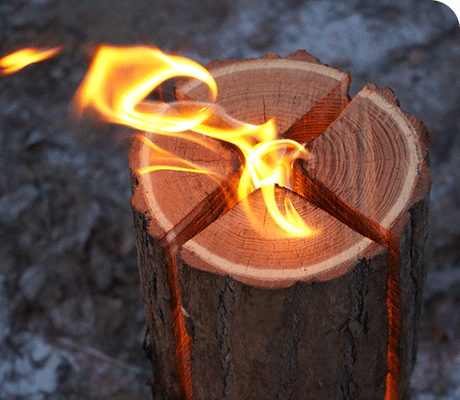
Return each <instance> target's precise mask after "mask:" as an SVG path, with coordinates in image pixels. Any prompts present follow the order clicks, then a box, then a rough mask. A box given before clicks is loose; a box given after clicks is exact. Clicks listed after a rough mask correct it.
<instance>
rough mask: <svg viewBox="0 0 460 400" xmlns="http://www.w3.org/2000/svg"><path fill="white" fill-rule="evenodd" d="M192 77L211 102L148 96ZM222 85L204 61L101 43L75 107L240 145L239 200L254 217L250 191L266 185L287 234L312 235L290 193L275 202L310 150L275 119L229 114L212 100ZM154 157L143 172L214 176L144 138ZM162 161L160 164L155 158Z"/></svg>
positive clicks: (151, 128)
mask: <svg viewBox="0 0 460 400" xmlns="http://www.w3.org/2000/svg"><path fill="white" fill-rule="evenodd" d="M184 76H185V77H191V78H195V79H198V80H200V81H202V82H204V83H205V84H206V85H207V86H208V88H209V92H210V102H209V103H200V102H196V101H180V102H176V103H164V102H162V101H149V100H146V97H147V96H148V95H149V94H150V93H151V92H152V91H153V90H154V89H155V88H157V87H159V86H160V85H161V84H162V83H163V82H165V81H166V80H168V79H171V78H175V77H184ZM216 98H217V85H216V82H215V80H214V78H213V77H212V76H211V74H210V73H209V72H208V71H207V70H206V69H205V68H203V67H202V66H201V65H199V64H197V63H195V62H194V61H192V60H188V59H186V58H183V57H178V56H170V55H166V54H164V53H162V52H161V51H160V50H158V49H153V48H147V47H128V48H121V47H107V46H102V47H100V48H99V50H98V52H97V54H96V56H95V58H94V60H93V63H92V65H91V68H90V70H89V72H88V74H87V76H86V77H85V79H84V81H83V83H82V85H81V86H80V88H79V89H78V91H77V94H76V96H75V101H76V106H77V111H78V112H79V114H80V115H81V114H82V112H83V110H84V109H86V108H91V109H94V110H95V111H97V112H98V113H99V114H100V115H101V116H102V117H103V118H104V119H105V120H106V121H108V122H113V123H117V124H123V125H127V126H130V127H132V128H135V129H139V130H141V131H146V132H153V133H155V134H160V135H169V136H174V137H181V138H185V139H188V140H193V141H195V142H198V143H200V144H202V145H205V146H207V147H209V144H207V143H206V142H204V141H202V140H200V137H199V135H198V136H197V135H191V134H190V132H189V133H187V132H186V131H193V132H196V133H199V134H201V135H205V136H208V137H211V138H214V139H219V140H223V141H226V142H228V143H231V144H233V145H235V146H237V147H238V148H239V150H240V152H241V153H242V155H243V156H244V169H243V172H242V176H241V179H240V183H239V186H238V198H239V199H241V201H242V203H243V205H244V207H245V211H246V213H247V215H248V216H249V218H250V219H252V221H253V222H255V221H254V216H253V215H252V213H251V209H250V206H249V204H248V201H247V200H246V199H247V196H248V195H249V194H250V193H251V192H253V191H254V190H255V189H258V188H261V191H262V195H263V197H264V200H265V203H266V206H267V209H268V211H269V213H270V215H271V216H272V218H273V219H274V221H275V222H276V223H277V224H278V225H279V226H280V227H281V228H282V229H283V232H285V234H286V235H289V236H310V235H312V234H314V233H315V231H313V230H312V229H310V228H309V227H308V226H307V225H306V224H305V222H304V221H303V219H302V218H301V216H300V215H299V214H298V212H297V211H296V210H295V208H294V206H293V204H292V202H291V200H290V199H289V198H288V197H286V198H285V201H284V211H282V210H281V209H280V208H279V207H278V206H277V203H276V200H275V184H278V185H280V186H284V187H289V182H290V171H291V168H292V164H293V162H294V161H295V160H296V159H297V158H303V159H306V160H307V159H308V158H309V154H308V152H307V151H306V150H305V148H304V147H303V146H302V145H300V144H299V143H297V142H295V141H293V140H287V139H278V133H277V131H276V127H275V122H274V120H273V119H271V120H269V121H268V122H266V123H265V124H262V125H251V124H247V123H243V122H241V121H237V120H235V119H233V118H231V117H230V116H228V115H227V114H226V113H225V112H224V111H223V110H222V109H221V108H220V107H218V106H217V105H216V104H213V103H212V102H214V101H215V100H216ZM142 140H143V141H144V143H146V144H148V145H149V146H150V147H151V152H152V153H153V155H154V157H155V159H156V160H155V161H156V164H155V165H154V166H151V167H148V168H143V169H141V170H140V171H139V172H140V173H147V172H152V171H156V170H159V169H174V170H179V171H193V172H197V173H206V174H208V175H215V174H214V172H212V171H207V170H206V169H204V168H202V167H200V166H198V165H196V164H193V163H191V162H188V161H186V160H182V159H180V157H178V156H176V155H173V154H171V153H169V152H167V151H165V150H163V149H161V148H159V147H158V146H157V145H155V144H154V143H153V142H151V141H150V140H148V139H147V138H145V137H143V139H142ZM159 161H161V162H162V163H160V165H157V163H158V162H159Z"/></svg>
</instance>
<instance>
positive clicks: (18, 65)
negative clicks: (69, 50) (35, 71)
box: [0, 45, 64, 75]
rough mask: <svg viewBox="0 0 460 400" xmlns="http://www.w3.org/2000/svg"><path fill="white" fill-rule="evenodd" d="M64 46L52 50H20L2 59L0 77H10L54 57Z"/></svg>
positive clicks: (0, 60)
mask: <svg viewBox="0 0 460 400" xmlns="http://www.w3.org/2000/svg"><path fill="white" fill-rule="evenodd" d="M63 48H64V46H63V45H61V46H58V47H54V48H52V49H48V50H44V49H35V48H26V49H21V50H18V51H16V52H14V53H12V54H9V55H7V56H5V57H3V58H1V59H0V68H1V70H0V75H9V74H14V73H15V72H18V71H19V70H21V69H23V68H25V67H27V66H28V65H30V64H33V63H37V62H40V61H43V60H46V59H47V58H50V57H53V56H55V55H56V54H58V53H60V52H61V51H62V50H63Z"/></svg>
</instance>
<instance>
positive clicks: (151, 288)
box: [130, 52, 430, 400]
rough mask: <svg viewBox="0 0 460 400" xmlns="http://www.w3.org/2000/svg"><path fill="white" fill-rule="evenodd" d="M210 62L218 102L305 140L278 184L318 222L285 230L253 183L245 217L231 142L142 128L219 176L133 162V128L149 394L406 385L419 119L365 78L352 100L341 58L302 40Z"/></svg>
mask: <svg viewBox="0 0 460 400" xmlns="http://www.w3.org/2000/svg"><path fill="white" fill-rule="evenodd" d="M207 67H208V69H209V70H210V71H211V73H212V75H213V76H214V77H215V79H216V81H217V85H218V88H219V96H218V99H217V104H219V105H220V106H221V107H223V109H224V110H225V111H226V112H227V113H228V114H229V115H230V116H232V117H234V118H236V119H239V120H241V121H244V122H248V123H252V124H261V123H264V122H266V121H267V120H268V119H270V118H273V117H276V125H277V129H278V131H279V132H280V137H282V136H283V135H284V137H287V138H291V139H293V140H296V141H298V142H300V143H307V144H306V147H307V148H308V150H309V151H310V153H311V160H310V161H309V162H308V163H301V162H297V163H296V164H295V165H294V167H293V169H294V173H293V179H292V183H291V187H290V188H289V189H288V188H282V187H277V189H276V194H277V200H279V204H280V207H281V204H282V203H283V198H284V197H285V196H289V197H290V198H291V200H292V202H293V204H294V206H295V207H296V209H297V210H298V211H299V213H300V215H301V216H302V217H303V218H304V220H305V221H306V223H307V224H308V225H309V226H311V227H313V228H315V229H318V230H319V233H318V234H316V235H314V236H312V237H309V238H291V237H286V235H283V234H282V233H281V232H280V229H279V227H278V226H277V225H276V224H275V223H274V222H273V221H272V220H271V219H270V218H269V217H267V210H266V207H265V205H264V202H263V199H262V196H261V193H260V190H256V191H254V192H253V193H252V194H251V195H250V196H249V203H250V205H251V207H252V209H253V210H254V212H255V214H256V220H257V221H259V225H258V226H252V225H251V224H250V223H249V221H248V217H247V216H246V214H245V212H244V210H243V207H242V206H241V204H240V203H239V201H240V199H239V198H238V196H237V195H236V194H235V185H236V184H237V182H238V179H239V174H238V171H239V168H240V166H241V162H240V159H239V157H238V154H237V152H235V151H234V150H233V149H232V148H229V147H228V146H226V145H224V144H222V143H220V142H218V141H216V140H213V139H206V140H208V141H209V143H210V144H211V143H212V146H213V150H210V149H209V148H207V147H204V146H200V145H198V144H196V143H190V142H186V141H184V139H181V138H165V137H154V136H152V135H150V136H149V135H147V134H146V135H147V136H148V137H149V138H150V139H151V140H153V141H155V143H157V144H158V145H160V146H161V147H163V148H166V149H167V150H169V151H171V152H173V153H174V154H178V155H179V156H181V157H183V158H185V159H188V160H190V161H197V160H199V161H200V163H201V164H203V163H205V164H206V166H207V167H208V168H209V169H212V170H215V171H218V172H219V174H220V176H221V177H223V178H222V180H221V182H224V184H222V186H220V185H219V183H218V182H216V181H215V180H214V179H212V178H210V177H209V176H206V175H203V174H194V173H189V172H177V171H155V172H153V173H150V174H143V175H141V174H139V172H138V170H139V168H143V167H145V166H148V165H149V164H150V163H152V162H155V160H152V159H151V157H149V153H150V148H149V146H147V145H146V144H145V142H144V141H142V140H137V139H135V140H134V141H133V144H132V147H131V150H130V172H131V178H132V190H133V197H132V207H133V212H134V223H135V230H136V234H137V250H138V262H139V273H140V277H141V285H142V297H143V301H144V304H145V307H146V318H147V326H148V331H149V336H150V340H151V349H150V353H149V354H150V355H151V360H152V364H153V378H152V390H153V393H154V398H155V399H166V398H167V399H180V398H184V399H188V398H193V399H194V400H201V399H235V400H240V399H315V400H321V399H325V400H326V399H327V400H330V399H344V400H345V399H363V400H368V399H386V400H397V399H406V398H408V396H409V383H410V376H411V372H412V368H413V365H414V362H415V356H416V343H417V340H416V328H417V324H418V320H419V316H420V308H421V302H422V288H423V283H424V279H425V239H426V234H427V230H426V226H427V225H426V224H427V215H428V193H429V187H430V179H429V172H428V168H427V157H428V152H427V148H428V142H429V138H428V133H427V131H426V129H425V128H424V126H423V124H422V123H421V122H419V121H418V120H417V119H416V118H415V117H414V116H412V115H409V114H407V113H405V112H404V111H402V110H401V109H400V108H399V105H398V101H397V99H396V97H395V96H394V94H393V93H392V92H391V91H390V90H389V89H378V88H377V87H376V86H375V85H373V84H368V85H367V86H366V87H365V88H364V89H363V90H362V91H361V92H359V93H358V94H357V95H356V96H355V97H354V98H353V99H351V100H350V99H349V97H348V87H349V83H350V78H349V74H347V73H343V72H341V71H338V70H336V69H333V68H330V67H328V66H324V65H322V64H320V63H319V62H318V61H317V60H316V59H315V58H313V57H312V56H310V55H308V54H307V53H306V52H296V53H294V54H293V55H292V56H290V57H287V58H285V59H282V58H279V57H277V56H276V55H274V54H269V55H267V56H265V57H263V58H262V59H260V60H255V59H251V60H244V61H241V60H227V61H225V62H222V61H216V62H212V63H210V64H209V65H208V66H207ZM177 97H178V99H184V98H192V99H195V100H200V101H205V100H206V98H207V90H206V88H205V86H204V85H202V84H200V83H199V82H197V81H186V82H185V83H184V84H182V85H181V86H180V87H179V88H178V93H177ZM216 148H217V151H216ZM177 310H180V312H179V314H180V315H178V312H177ZM173 314H174V315H173ZM173 320H174V323H175V326H174V327H173ZM181 321H183V322H184V324H185V326H184V332H185V333H184V334H183V335H182V336H181V334H180V324H181ZM178 332H179V333H178ZM188 338H190V343H189V344H188V343H187V341H188ZM189 345H190V346H191V347H190V348H189V347H188V346H189ZM178 349H179V350H178ZM188 356H189V358H188ZM178 357H179V358H181V359H182V361H183V362H182V364H180V363H178ZM192 393H193V394H192ZM155 396H156V397H155Z"/></svg>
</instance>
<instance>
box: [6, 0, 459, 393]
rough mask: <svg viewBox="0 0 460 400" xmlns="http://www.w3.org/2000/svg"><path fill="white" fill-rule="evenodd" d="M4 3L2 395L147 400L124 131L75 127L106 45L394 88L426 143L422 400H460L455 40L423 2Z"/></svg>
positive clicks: (437, 11) (442, 17)
mask: <svg viewBox="0 0 460 400" xmlns="http://www.w3.org/2000/svg"><path fill="white" fill-rule="evenodd" d="M371 3H374V2H367V1H364V0H350V1H302V0H284V1H274V0H249V1H239V2H238V1H230V0H218V1H211V0H199V1H196V2H187V1H183V0H156V1H153V0H130V1H127V0H110V1H109V0H98V1H95V0H81V1H78V2H75V1H71V0H60V1H59V0H16V1H14V2H13V1H0V55H6V54H8V53H10V52H12V51H14V50H17V49H19V48H22V47H26V46H30V45H33V46H37V45H38V46H51V45H58V44H64V45H65V46H66V48H65V50H64V52H63V53H62V54H60V55H59V56H57V57H55V58H53V59H50V60H47V61H44V62H42V63H39V64H35V65H32V66H29V67H27V68H25V69H24V70H22V71H20V72H19V73H17V74H14V75H8V76H4V77H0V399H5V400H6V399H27V400H29V399H33V400H38V399H40V400H41V399H53V400H54V399H85V400H88V399H109V398H110V399H111V400H113V399H149V398H150V393H149V387H148V386H147V385H146V382H147V381H148V379H149V374H150V365H149V363H148V361H147V360H146V359H145V358H144V353H143V350H142V343H143V340H144V333H145V332H144V330H145V327H144V323H145V321H144V312H143V306H142V303H141V299H140V291H139V282H138V275H137V263H136V252H135V247H134V237H133V228H132V215H131V209H130V205H129V198H130V186H129V175H128V165H127V163H128V149H129V144H130V137H131V135H132V132H130V131H129V130H127V129H125V128H120V127H115V126H106V125H102V124H98V123H97V122H96V121H93V122H88V121H79V120H77V119H76V118H75V117H74V116H73V113H72V110H71V107H70V104H71V101H72V96H73V94H74V92H75V90H76V89H77V87H78V85H79V83H80V82H81V80H82V79H83V77H84V74H85V71H86V69H87V68H88V65H89V63H90V60H91V55H92V54H93V52H94V49H95V47H96V45H97V44H98V43H102V42H103V43H111V44H120V45H129V44H148V45H155V46H158V47H159V48H161V49H163V50H165V51H170V52H175V53H179V54H183V55H185V56H188V57H191V58H193V59H195V60H197V61H199V62H202V63H205V62H207V61H209V60H212V59H225V58H228V57H232V58H246V57H258V56H261V55H263V54H265V53H267V52H270V51H274V52H277V53H278V54H279V55H280V56H286V55H288V54H291V53H293V52H294V51H296V50H298V49H305V50H307V51H309V52H310V53H312V54H313V55H314V56H316V57H318V58H319V59H320V60H321V61H322V62H325V63H327V64H329V65H332V66H334V67H337V68H341V69H343V70H347V71H350V72H351V73H352V78H353V83H352V95H354V94H356V93H357V92H358V91H359V90H360V89H361V88H362V87H363V85H364V84H365V83H366V82H368V81H373V82H375V83H376V84H377V86H379V87H384V86H389V87H391V88H392V89H393V90H394V91H395V93H396V95H397V96H398V98H399V99H400V101H401V106H402V108H403V109H404V110H406V111H409V112H412V113H414V114H416V116H417V117H418V118H420V119H422V120H423V121H424V122H425V124H426V125H427V126H428V128H429V129H430V131H431V132H432V134H433V141H432V148H431V155H432V157H431V160H432V179H433V188H432V197H431V200H432V202H431V217H430V239H429V249H430V252H429V254H430V256H429V273H428V280H427V285H426V291H425V294H426V295H425V306H424V318H423V321H422V326H421V330H420V337H421V343H420V351H419V356H418V361H417V365H416V369H415V373H414V377H413V394H414V396H413V398H414V399H418V400H422V399H423V400H431V399H446V400H447V399H460V291H459V288H460V206H459V205H460V134H459V119H460V80H459V75H460V30H459V24H458V21H457V20H456V18H455V16H454V14H453V13H452V11H450V10H449V9H448V8H447V7H446V6H444V5H443V4H441V3H438V2H433V1H430V0H404V1H402V0H382V1H379V2H378V4H379V5H375V4H371Z"/></svg>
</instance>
